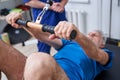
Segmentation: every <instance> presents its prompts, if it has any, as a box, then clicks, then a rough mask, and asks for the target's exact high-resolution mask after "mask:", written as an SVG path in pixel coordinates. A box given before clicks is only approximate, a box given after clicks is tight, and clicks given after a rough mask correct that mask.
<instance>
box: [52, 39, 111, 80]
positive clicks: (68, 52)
mask: <svg viewBox="0 0 120 80" xmlns="http://www.w3.org/2000/svg"><path fill="white" fill-rule="evenodd" d="M62 42H63V46H62V48H61V49H59V51H58V53H57V54H56V55H55V56H54V58H55V60H56V61H57V63H58V64H59V65H60V66H61V67H62V69H63V70H64V71H65V73H66V74H67V76H68V77H69V79H70V80H94V78H95V76H96V75H98V74H99V73H100V72H101V71H103V70H106V69H109V68H110V67H111V66H112V57H113V56H112V52H110V51H109V50H107V49H103V50H104V51H106V52H107V53H108V54H109V56H110V61H109V63H108V64H107V65H106V66H102V65H100V64H99V63H98V62H96V61H94V60H92V59H90V58H89V57H88V56H87V55H86V54H85V52H84V50H83V49H82V47H81V46H80V45H79V44H77V43H76V42H73V41H67V40H62Z"/></svg>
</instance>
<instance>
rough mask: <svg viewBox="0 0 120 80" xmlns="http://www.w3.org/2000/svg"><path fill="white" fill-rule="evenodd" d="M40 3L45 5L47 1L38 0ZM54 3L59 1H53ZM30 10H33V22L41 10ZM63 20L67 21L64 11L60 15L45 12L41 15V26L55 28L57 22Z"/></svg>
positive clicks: (49, 11)
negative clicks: (45, 25)
mask: <svg viewBox="0 0 120 80" xmlns="http://www.w3.org/2000/svg"><path fill="white" fill-rule="evenodd" d="M40 1H42V2H45V3H46V1H47V0H40ZM54 1H55V2H60V1H61V0H54ZM32 10H33V11H32V12H33V17H34V21H35V20H36V18H37V16H38V14H39V13H40V12H41V11H42V9H40V8H39V9H38V8H32ZM64 20H67V19H66V15H65V10H64V11H63V12H61V13H59V12H54V11H52V10H47V12H46V13H45V14H44V15H43V18H42V20H41V24H47V25H51V26H56V25H57V24H58V22H59V21H64Z"/></svg>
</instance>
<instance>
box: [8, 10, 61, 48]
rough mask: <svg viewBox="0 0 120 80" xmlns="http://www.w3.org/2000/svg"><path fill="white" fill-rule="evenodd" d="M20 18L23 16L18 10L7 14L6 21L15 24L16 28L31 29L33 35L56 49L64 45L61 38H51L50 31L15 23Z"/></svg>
mask: <svg viewBox="0 0 120 80" xmlns="http://www.w3.org/2000/svg"><path fill="white" fill-rule="evenodd" d="M18 18H22V14H21V13H18V12H12V13H10V14H9V15H7V16H6V21H7V22H8V23H9V24H10V25H11V26H13V27H14V28H24V29H25V30H27V31H29V32H30V33H32V36H34V37H36V38H37V39H38V40H40V41H43V42H45V43H47V44H48V45H50V46H53V47H54V48H56V49H59V48H60V47H61V46H62V42H61V40H60V39H58V38H55V39H52V40H51V39H49V35H50V33H47V32H42V30H40V29H38V28H37V29H36V28H35V27H34V26H33V27H23V26H20V25H18V24H16V23H15V21H16V20H17V19H18Z"/></svg>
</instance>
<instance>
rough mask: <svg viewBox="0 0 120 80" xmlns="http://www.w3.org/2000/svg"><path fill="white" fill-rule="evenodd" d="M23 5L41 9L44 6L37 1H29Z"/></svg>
mask: <svg viewBox="0 0 120 80" xmlns="http://www.w3.org/2000/svg"><path fill="white" fill-rule="evenodd" d="M25 5H27V6H30V7H33V8H43V7H44V6H45V3H43V2H41V1H37V0H31V1H29V2H27V3H25Z"/></svg>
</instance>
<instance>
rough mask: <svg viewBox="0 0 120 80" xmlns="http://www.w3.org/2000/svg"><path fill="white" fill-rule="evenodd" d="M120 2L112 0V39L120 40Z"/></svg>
mask: <svg viewBox="0 0 120 80" xmlns="http://www.w3.org/2000/svg"><path fill="white" fill-rule="evenodd" d="M118 1H120V0H112V21H111V37H112V38H115V39H119V40H120V5H118Z"/></svg>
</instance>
